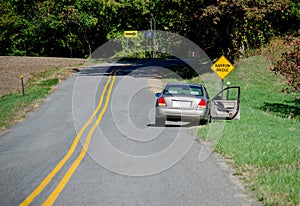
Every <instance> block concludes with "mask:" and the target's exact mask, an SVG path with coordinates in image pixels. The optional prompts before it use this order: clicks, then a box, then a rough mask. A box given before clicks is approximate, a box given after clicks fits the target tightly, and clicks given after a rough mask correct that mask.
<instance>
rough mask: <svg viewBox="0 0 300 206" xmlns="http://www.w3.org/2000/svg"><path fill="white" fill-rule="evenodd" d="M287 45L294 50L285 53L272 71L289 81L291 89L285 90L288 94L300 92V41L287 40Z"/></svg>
mask: <svg viewBox="0 0 300 206" xmlns="http://www.w3.org/2000/svg"><path fill="white" fill-rule="evenodd" d="M285 43H286V44H288V45H289V46H290V47H293V50H292V51H290V52H285V53H283V54H282V58H281V60H279V61H278V62H277V63H276V65H275V67H273V68H271V70H272V71H273V72H275V74H281V75H282V76H284V77H285V78H286V79H287V80H288V82H287V83H288V85H289V86H290V87H289V88H286V89H285V91H286V92H288V93H289V92H300V78H299V76H300V41H299V40H297V39H294V38H287V40H286V41H285Z"/></svg>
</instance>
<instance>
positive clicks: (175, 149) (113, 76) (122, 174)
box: [0, 65, 255, 206]
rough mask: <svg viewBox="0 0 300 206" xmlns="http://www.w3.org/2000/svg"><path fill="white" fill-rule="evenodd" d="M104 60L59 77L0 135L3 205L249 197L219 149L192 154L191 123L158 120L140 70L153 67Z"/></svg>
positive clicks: (212, 201)
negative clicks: (158, 122) (205, 154)
mask: <svg viewBox="0 0 300 206" xmlns="http://www.w3.org/2000/svg"><path fill="white" fill-rule="evenodd" d="M107 68H109V65H102V66H101V67H100V66H97V67H90V68H87V69H86V70H84V71H82V72H81V73H78V74H76V75H74V76H73V77H72V78H70V79H68V80H67V81H65V82H63V83H62V84H61V85H59V87H58V90H57V91H56V92H55V93H54V94H52V95H51V96H50V97H49V98H47V99H46V101H45V104H44V105H42V106H41V108H39V109H38V110H37V111H35V112H33V113H32V114H31V115H30V116H29V118H28V119H27V120H26V121H24V122H23V123H20V124H18V125H16V126H14V127H12V128H11V129H10V130H9V131H8V132H7V133H5V134H4V135H2V136H1V137H0V205H18V204H21V203H23V204H24V205H27V204H31V205H41V204H45V205H47V204H54V205H231V206H232V205H251V204H255V203H253V201H252V200H250V199H249V196H247V195H246V194H247V192H246V193H245V191H243V188H242V187H241V186H240V185H238V184H236V182H235V181H233V178H232V177H231V170H229V169H228V168H227V167H226V166H225V167H224V166H221V164H220V162H222V161H221V160H220V159H219V158H218V157H216V155H214V154H210V152H209V151H207V152H208V154H210V155H209V156H208V157H207V158H205V159H204V161H199V160H198V156H199V152H200V151H203V148H204V147H203V144H201V143H199V141H196V136H195V134H194V132H193V127H191V125H189V124H188V123H186V124H184V123H172V122H167V125H166V127H156V126H155V125H154V101H155V97H154V94H153V92H152V91H151V88H150V87H149V84H148V81H147V79H146V78H153V77H155V76H162V75H159V74H158V73H159V71H158V70H159V69H157V68H155V67H147V68H145V67H143V66H141V65H136V66H129V65H119V66H115V67H110V68H109V69H108V70H106V69H107ZM99 102H100V103H101V104H99ZM93 112H94V115H92V114H93ZM91 115H92V116H91ZM89 118H90V121H89ZM85 126H86V128H85ZM84 128H85V129H84ZM76 140H78V142H76Z"/></svg>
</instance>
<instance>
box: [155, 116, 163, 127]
mask: <svg viewBox="0 0 300 206" xmlns="http://www.w3.org/2000/svg"><path fill="white" fill-rule="evenodd" d="M155 126H159V127H163V126H165V118H162V117H155Z"/></svg>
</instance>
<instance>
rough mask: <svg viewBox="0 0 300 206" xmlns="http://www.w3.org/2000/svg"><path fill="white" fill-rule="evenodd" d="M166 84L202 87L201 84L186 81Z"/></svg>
mask: <svg viewBox="0 0 300 206" xmlns="http://www.w3.org/2000/svg"><path fill="white" fill-rule="evenodd" d="M168 86H189V87H203V85H202V84H187V83H181V82H178V83H168V84H167V85H166V87H168Z"/></svg>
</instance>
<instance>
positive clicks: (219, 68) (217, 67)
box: [211, 56, 234, 79]
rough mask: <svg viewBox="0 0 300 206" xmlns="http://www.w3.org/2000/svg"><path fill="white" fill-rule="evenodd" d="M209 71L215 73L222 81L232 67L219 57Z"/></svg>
mask: <svg viewBox="0 0 300 206" xmlns="http://www.w3.org/2000/svg"><path fill="white" fill-rule="evenodd" d="M211 69H212V70H214V72H216V73H217V74H218V75H219V77H220V78H221V79H224V78H225V77H226V76H227V75H228V74H229V73H230V72H231V71H232V70H233V69H234V66H233V65H232V64H231V63H230V61H228V60H227V59H226V57H224V56H221V57H220V59H218V60H217V61H216V62H215V63H214V64H213V65H212V66H211Z"/></svg>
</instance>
